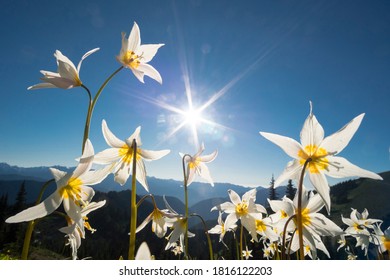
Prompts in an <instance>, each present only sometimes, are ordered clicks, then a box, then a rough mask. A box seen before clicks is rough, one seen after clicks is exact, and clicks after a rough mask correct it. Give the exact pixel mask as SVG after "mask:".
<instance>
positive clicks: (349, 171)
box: [325, 157, 383, 180]
mask: <svg viewBox="0 0 390 280" xmlns="http://www.w3.org/2000/svg"><path fill="white" fill-rule="evenodd" d="M328 159H329V166H328V170H325V173H326V174H327V175H329V176H331V177H334V178H344V177H354V176H357V177H363V178H371V179H376V180H383V178H382V177H381V176H379V175H378V174H376V173H374V172H371V171H368V170H365V169H363V168H360V167H359V166H356V165H354V164H352V163H350V162H349V161H348V160H346V159H345V158H343V157H328Z"/></svg>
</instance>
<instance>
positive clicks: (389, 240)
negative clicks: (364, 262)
mask: <svg viewBox="0 0 390 280" xmlns="http://www.w3.org/2000/svg"><path fill="white" fill-rule="evenodd" d="M374 233H375V234H374V235H373V236H372V237H371V243H374V244H375V245H376V246H378V247H379V250H380V252H381V253H384V252H386V251H389V252H390V227H388V228H387V229H386V230H385V232H383V231H382V230H381V229H380V226H377V225H374Z"/></svg>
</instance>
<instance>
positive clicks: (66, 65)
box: [27, 48, 99, 90]
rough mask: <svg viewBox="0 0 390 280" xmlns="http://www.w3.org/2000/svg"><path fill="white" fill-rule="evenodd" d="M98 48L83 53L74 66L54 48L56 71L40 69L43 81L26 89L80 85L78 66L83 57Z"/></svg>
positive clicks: (67, 87) (66, 87) (68, 87)
mask: <svg viewBox="0 0 390 280" xmlns="http://www.w3.org/2000/svg"><path fill="white" fill-rule="evenodd" d="M98 50H99V48H95V49H93V50H90V51H88V52H87V53H85V54H84V55H83V57H82V58H81V60H80V62H79V64H78V65H77V68H76V66H75V65H74V64H73V62H72V61H70V59H69V58H67V57H66V56H65V55H63V54H62V53H61V52H60V51H59V50H56V52H55V53H54V57H55V58H56V59H57V66H58V70H57V71H58V73H54V72H50V71H44V70H41V73H42V74H43V77H42V78H41V80H42V81H44V83H40V84H36V85H33V86H30V87H28V88H27V89H28V90H30V89H41V88H62V89H70V88H73V87H79V86H81V85H82V82H81V80H80V76H79V74H80V68H81V63H82V62H83V60H84V59H85V58H87V57H88V56H89V55H91V54H93V53H94V52H96V51H98Z"/></svg>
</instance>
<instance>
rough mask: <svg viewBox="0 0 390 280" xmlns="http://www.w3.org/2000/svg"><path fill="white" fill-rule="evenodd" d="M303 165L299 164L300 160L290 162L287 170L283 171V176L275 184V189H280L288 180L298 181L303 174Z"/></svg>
mask: <svg viewBox="0 0 390 280" xmlns="http://www.w3.org/2000/svg"><path fill="white" fill-rule="evenodd" d="M302 168H303V167H302V165H301V164H300V163H299V160H293V161H290V162H289V163H288V164H287V166H286V168H285V169H284V170H283V172H282V174H280V175H279V177H278V178H277V179H276V180H275V182H274V187H275V188H276V187H279V186H280V184H282V183H283V182H284V181H286V180H288V179H292V180H294V179H297V178H299V176H300V174H301V172H302Z"/></svg>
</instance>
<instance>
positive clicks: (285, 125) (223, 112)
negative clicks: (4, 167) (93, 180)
mask: <svg viewBox="0 0 390 280" xmlns="http://www.w3.org/2000/svg"><path fill="white" fill-rule="evenodd" d="M389 13H390V3H389V2H388V1H375V2H370V3H368V2H367V1H294V2H292V1H256V0H244V1H224V0H217V1H202V0H193V1H165V0H158V1H10V0H5V1H2V2H1V4H0V19H1V24H0V31H1V32H0V33H1V34H2V40H1V44H0V50H1V53H2V62H1V64H0V76H1V83H0V98H1V102H0V131H1V134H0V162H7V163H9V164H12V165H19V166H48V165H65V166H73V165H75V160H74V159H75V158H77V157H78V156H79V155H80V151H81V141H82V134H83V127H84V121H85V114H86V110H87V95H86V93H85V92H84V91H83V89H81V88H76V89H72V90H62V89H42V90H36V91H27V87H28V86H30V85H33V84H36V83H39V78H40V77H41V74H40V73H39V71H40V70H50V71H54V72H56V70H57V69H56V64H55V58H54V57H53V53H54V52H55V50H57V49H58V50H60V51H61V52H62V53H63V54H64V55H66V56H68V57H69V58H70V59H71V60H72V61H73V62H74V63H75V64H76V65H77V63H78V61H79V60H80V58H81V56H82V55H83V54H84V53H85V52H87V51H88V50H90V49H93V48H95V47H100V51H98V52H97V53H95V54H93V55H91V56H90V57H88V58H87V59H86V60H85V61H84V62H83V65H82V68H81V72H80V77H81V80H82V81H83V83H84V84H85V85H86V86H87V87H88V88H90V90H91V92H92V93H93V94H94V93H96V91H97V90H98V88H99V87H100V85H101V84H102V83H103V81H104V80H105V79H106V78H107V77H108V75H110V74H111V73H112V72H113V71H115V70H116V69H117V68H118V67H119V64H118V62H117V61H116V60H115V56H116V55H117V54H118V53H119V50H120V47H121V32H126V33H127V34H129V32H130V29H131V27H132V25H133V22H134V21H135V22H137V23H138V25H139V27H140V30H141V40H142V43H164V44H165V46H163V47H162V48H161V49H160V50H159V52H158V53H157V55H156V56H155V58H154V59H153V60H152V62H151V64H152V65H153V66H154V67H155V68H156V69H157V70H158V71H159V72H160V74H161V76H162V78H163V84H162V85H160V84H158V83H157V82H155V81H154V80H152V79H149V78H148V77H146V78H145V84H141V83H140V82H139V81H138V80H137V79H136V78H135V77H134V75H133V74H132V73H131V71H130V70H128V69H124V70H122V71H121V72H120V73H119V74H118V75H116V76H115V77H114V78H113V80H112V81H111V82H110V83H109V84H108V86H107V87H106V89H105V90H104V92H103V93H102V95H101V98H100V100H99V102H98V104H97V106H96V109H95V112H94V115H93V120H92V127H91V135H90V138H91V141H92V143H93V145H94V147H95V150H96V151H100V150H103V149H105V148H107V144H106V143H105V141H104V139H103V136H102V133H101V121H102V119H105V120H106V121H107V123H108V126H109V127H110V129H111V130H112V131H113V132H114V134H116V135H117V136H118V137H119V138H123V139H124V138H127V137H128V136H130V135H131V134H132V133H133V131H134V129H135V128H136V127H137V126H139V125H140V126H141V127H142V131H141V137H142V140H143V146H144V148H146V149H152V150H153V149H154V150H159V149H170V150H171V153H170V154H169V155H168V156H166V157H165V158H163V159H161V160H159V161H155V162H150V163H147V170H148V174H149V175H151V176H155V177H160V178H173V179H180V180H181V179H182V178H181V177H182V171H181V161H180V157H179V152H184V153H190V154H193V153H195V152H196V150H197V148H196V147H195V145H194V140H193V137H192V132H191V129H190V126H189V125H186V126H184V127H183V128H182V129H180V130H179V131H177V133H175V134H174V135H172V136H171V137H167V136H168V135H170V133H171V131H172V130H173V129H175V127H177V126H178V125H179V124H180V122H181V121H182V120H183V116H181V115H177V114H175V113H174V112H172V111H170V110H167V109H166V108H163V107H161V106H158V105H157V104H161V103H162V102H164V103H166V104H169V105H171V106H174V107H176V108H181V109H183V110H185V109H186V108H187V104H188V102H187V95H186V93H187V94H191V96H192V101H193V104H194V106H195V107H196V106H201V105H202V104H205V103H207V102H208V101H209V100H213V101H214V102H212V103H211V104H210V105H209V106H208V107H207V108H205V109H204V110H203V112H202V113H203V117H204V118H207V119H208V120H211V121H213V122H214V123H217V124H218V125H217V126H215V125H207V124H201V125H198V138H199V141H200V142H204V144H205V146H206V151H205V154H208V153H211V152H212V151H214V150H215V149H218V151H219V155H218V157H217V159H216V160H215V161H214V162H212V163H211V164H210V165H209V168H210V172H211V174H212V177H213V178H214V181H216V182H230V183H236V184H241V185H248V186H257V185H268V183H269V181H270V178H271V176H272V174H274V175H275V177H277V176H278V175H279V174H280V173H281V172H282V170H283V169H284V167H285V165H286V164H287V162H288V161H289V160H290V158H289V157H288V156H287V155H286V154H285V153H284V152H283V151H282V150H280V149H279V148H278V147H277V146H275V145H274V144H272V143H270V142H268V141H267V140H266V139H264V138H262V137H261V136H260V135H259V131H267V132H273V133H278V134H281V135H285V136H289V137H292V138H294V139H297V140H298V139H299V133H300V130H301V128H302V124H303V122H304V120H305V118H306V117H307V115H308V113H309V101H312V102H313V108H314V114H315V115H316V116H317V118H318V120H319V122H320V123H321V124H322V125H323V127H324V129H325V134H326V135H329V134H331V133H333V132H335V131H337V130H338V129H340V128H341V127H342V126H344V125H345V124H346V123H347V122H349V121H350V120H351V119H352V118H354V117H355V116H357V115H359V114H360V113H363V112H364V113H366V115H365V118H364V120H363V122H362V125H361V126H360V128H359V130H358V131H357V133H356V134H355V136H354V138H353V139H352V141H351V142H350V145H349V146H348V147H347V148H346V149H345V150H344V151H343V152H342V153H341V154H340V156H344V157H346V158H347V159H349V160H350V161H351V162H353V163H355V164H357V165H359V166H361V167H362V168H366V169H369V170H371V171H374V172H382V171H388V170H390V166H389V163H390V154H389V147H390V143H389V140H390V139H389V138H390V131H389V123H390V122H389V121H390V110H389V105H390V95H389V91H390V79H389V78H388V77H389V76H390V15H389ZM213 97H218V98H216V99H213Z"/></svg>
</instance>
